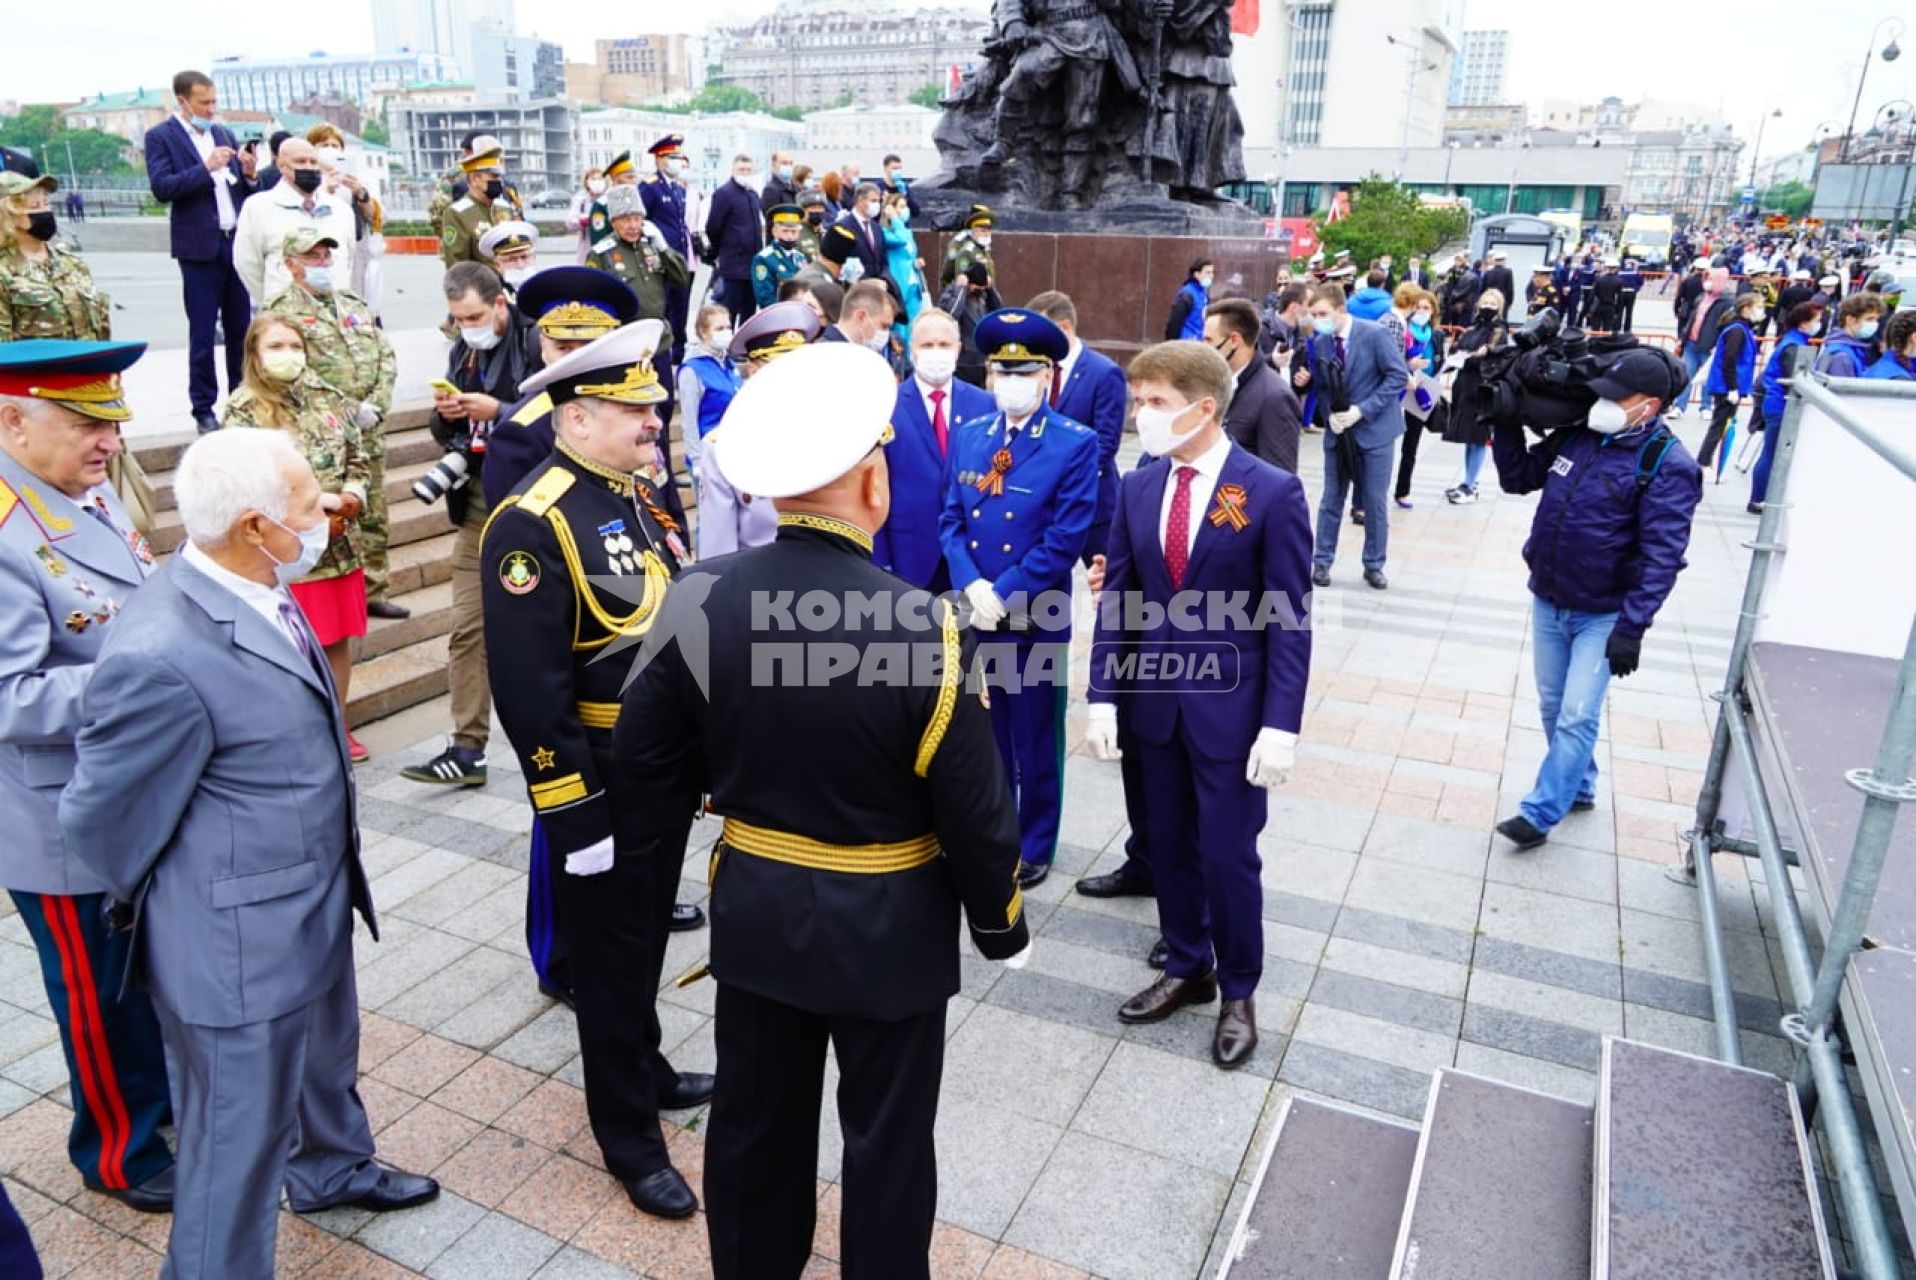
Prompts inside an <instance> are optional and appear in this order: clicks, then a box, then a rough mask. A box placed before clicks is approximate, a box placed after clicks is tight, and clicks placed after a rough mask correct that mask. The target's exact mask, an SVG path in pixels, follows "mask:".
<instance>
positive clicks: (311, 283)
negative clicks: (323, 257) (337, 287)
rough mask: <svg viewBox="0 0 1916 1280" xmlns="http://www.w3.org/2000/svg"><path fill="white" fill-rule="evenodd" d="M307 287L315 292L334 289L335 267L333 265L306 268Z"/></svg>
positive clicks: (329, 291)
mask: <svg viewBox="0 0 1916 1280" xmlns="http://www.w3.org/2000/svg"><path fill="white" fill-rule="evenodd" d="M306 287H307V288H308V289H311V290H312V291H313V292H314V293H331V292H332V291H333V269H332V268H331V267H308V268H306Z"/></svg>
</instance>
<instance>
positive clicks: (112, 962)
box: [11, 890, 173, 1190]
mask: <svg viewBox="0 0 1916 1280" xmlns="http://www.w3.org/2000/svg"><path fill="white" fill-rule="evenodd" d="M11 892H12V897H13V904H14V906H16V907H18V908H19V909H20V918H21V919H22V920H24V921H25V922H26V926H27V932H28V933H29V934H31V935H32V936H33V946H34V949H35V950H36V951H38V952H39V953H40V973H41V975H42V977H44V978H45V980H46V984H47V1002H48V1003H49V1004H50V1005H52V1007H53V1017H54V1020H55V1021H57V1022H58V1023H59V1024H60V1047H61V1048H62V1049H63V1050H65V1052H66V1059H67V1077H68V1079H69V1080H70V1081H71V1084H72V1088H71V1093H72V1095H73V1128H72V1130H71V1132H70V1133H69V1134H68V1135H67V1154H68V1155H69V1156H71V1157H72V1159H73V1163H74V1166H75V1167H76V1168H78V1169H79V1170H80V1173H81V1174H82V1175H83V1176H84V1177H85V1178H87V1180H88V1181H90V1182H93V1183H96V1184H98V1185H100V1186H104V1187H109V1188H113V1189H115V1190H119V1189H123V1188H126V1187H133V1186H138V1185H139V1184H141V1183H142V1182H145V1181H146V1180H147V1179H148V1178H151V1177H152V1176H153V1175H154V1174H156V1173H159V1172H161V1171H162V1170H164V1169H165V1168H166V1167H167V1166H168V1165H170V1164H172V1163H173V1153H172V1152H171V1151H169V1150H168V1149H167V1146H166V1140H165V1139H163V1138H162V1137H160V1126H161V1125H163V1124H168V1123H170V1122H171V1119H172V1107H171V1105H170V1103H169V1102H168V1100H167V1091H166V1050H165V1048H164V1047H163V1045H162V1043H161V1041H160V1024H159V1022H158V1021H157V1020H156V1019H155V1018H154V1016H153V1005H152V1004H151V1002H149V1001H148V999H147V996H146V993H145V992H144V991H141V990H139V989H138V988H130V989H128V991H127V992H126V994H125V995H124V996H122V995H120V994H119V992H120V986H121V978H122V976H123V975H124V974H125V973H126V966H127V963H128V961H129V959H130V958H131V951H132V945H131V938H132V935H131V934H126V933H110V932H108V931H107V927H106V925H105V923H104V922H102V921H101V919H100V908H101V907H102V906H103V905H104V904H105V901H106V895H105V894H103V893H83V894H75V895H70V896H69V895H65V894H56V893H25V892H22V891H19V890H13V891H11Z"/></svg>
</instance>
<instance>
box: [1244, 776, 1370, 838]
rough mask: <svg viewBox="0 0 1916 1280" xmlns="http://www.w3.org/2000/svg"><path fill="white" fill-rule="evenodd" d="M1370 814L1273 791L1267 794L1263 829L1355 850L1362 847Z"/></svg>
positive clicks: (1344, 806)
mask: <svg viewBox="0 0 1916 1280" xmlns="http://www.w3.org/2000/svg"><path fill="white" fill-rule="evenodd" d="M1372 816H1373V815H1371V814H1369V813H1366V812H1363V811H1361V810H1357V809H1353V808H1351V807H1350V806H1348V805H1341V804H1335V803H1332V802H1331V801H1328V800H1314V799H1309V798H1307V797H1303V796H1294V795H1288V794H1286V793H1285V792H1282V791H1276V792H1273V793H1272V794H1271V810H1270V820H1269V822H1268V824H1267V825H1266V828H1265V829H1266V830H1268V831H1275V832H1279V833H1281V834H1284V835H1287V836H1289V837H1291V838H1292V839H1295V840H1302V841H1305V842H1306V843H1309V844H1314V845H1319V846H1321V847H1323V848H1326V849H1344V850H1348V851H1350V852H1353V853H1355V852H1356V851H1358V850H1359V849H1362V848H1363V847H1364V837H1365V835H1366V834H1367V833H1368V832H1369V831H1370V824H1371V818H1372Z"/></svg>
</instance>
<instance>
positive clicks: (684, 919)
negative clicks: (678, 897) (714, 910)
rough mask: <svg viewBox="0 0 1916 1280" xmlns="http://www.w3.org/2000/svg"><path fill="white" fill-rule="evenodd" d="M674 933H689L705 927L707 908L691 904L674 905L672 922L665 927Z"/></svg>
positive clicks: (680, 903)
mask: <svg viewBox="0 0 1916 1280" xmlns="http://www.w3.org/2000/svg"><path fill="white" fill-rule="evenodd" d="M665 927H666V928H667V929H669V930H671V931H672V932H673V933H687V932H690V931H691V930H693V929H703V928H704V927H705V908H704V907H699V906H694V905H693V904H692V903H689V902H679V903H674V904H673V906H672V922H671V923H670V924H668V925H666V926H665Z"/></svg>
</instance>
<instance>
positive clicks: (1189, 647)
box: [1085, 342, 1311, 1068]
mask: <svg viewBox="0 0 1916 1280" xmlns="http://www.w3.org/2000/svg"><path fill="white" fill-rule="evenodd" d="M1236 384H1237V378H1236V375H1234V374H1233V373H1232V372H1231V369H1230V366H1229V365H1228V364H1226V363H1225V361H1224V358H1223V357H1222V356H1220V355H1219V354H1218V353H1217V352H1216V351H1213V350H1210V349H1209V348H1207V347H1205V346H1203V345H1201V344H1199V343H1193V342H1166V343H1162V344H1160V345H1158V346H1155V347H1150V348H1147V349H1146V350H1145V351H1144V352H1143V353H1142V354H1140V355H1139V356H1138V357H1137V359H1135V360H1133V361H1132V362H1131V395H1132V401H1133V403H1134V404H1135V405H1136V406H1137V422H1138V434H1139V436H1140V437H1141V438H1142V440H1143V444H1144V447H1145V449H1146V450H1147V451H1148V452H1150V453H1151V454H1153V455H1155V456H1156V461H1154V462H1152V463H1150V464H1149V465H1148V466H1143V467H1139V468H1137V469H1136V470H1134V471H1132V472H1131V473H1130V474H1129V475H1127V476H1126V477H1125V478H1124V483H1123V485H1122V486H1121V488H1120V490H1119V493H1118V507H1117V514H1116V517H1115V518H1114V519H1113V520H1112V522H1111V540H1110V544H1109V549H1108V550H1107V552H1106V562H1107V569H1106V574H1105V580H1104V594H1103V596H1102V597H1101V598H1100V600H1099V605H1098V623H1097V641H1096V643H1095V644H1094V645H1093V646H1092V650H1091V673H1090V702H1091V710H1090V724H1089V725H1088V727H1087V730H1086V734H1085V743H1086V745H1087V746H1088V747H1089V748H1090V750H1091V754H1092V755H1093V756H1095V757H1096V758H1098V759H1100V760H1114V759H1117V758H1118V755H1119V747H1118V715H1117V712H1118V707H1117V701H1118V700H1119V699H1123V700H1125V703H1126V707H1125V710H1126V713H1127V719H1128V720H1129V721H1130V724H1131V727H1132V732H1133V736H1134V743H1135V745H1134V746H1132V748H1131V749H1132V750H1136V751H1139V752H1141V753H1142V754H1143V757H1144V760H1143V765H1144V767H1143V769H1142V771H1141V773H1142V776H1143V777H1144V778H1145V779H1146V780H1148V782H1149V785H1150V787H1151V793H1150V794H1151V800H1150V804H1149V806H1148V807H1147V809H1146V821H1147V823H1148V824H1149V827H1150V831H1149V837H1150V846H1151V854H1152V873H1153V876H1154V878H1155V879H1156V882H1157V897H1158V922H1159V925H1160V927H1161V928H1162V929H1163V931H1164V941H1165V943H1166V945H1167V947H1168V950H1169V956H1168V958H1167V962H1166V965H1165V972H1164V976H1163V977H1162V978H1159V979H1158V980H1157V981H1156V982H1154V983H1152V984H1151V985H1150V986H1149V987H1147V988H1145V989H1144V990H1143V991H1141V992H1139V993H1138V994H1137V995H1136V996H1133V997H1132V998H1131V999H1130V1000H1128V1001H1126V1002H1125V1004H1124V1005H1123V1007H1122V1008H1120V1009H1119V1011H1118V1016H1119V1018H1121V1019H1122V1020H1124V1021H1125V1022H1131V1023H1141V1022H1158V1021H1162V1020H1163V1019H1165V1018H1168V1017H1170V1016H1171V1015H1172V1014H1173V1013H1175V1012H1176V1011H1177V1010H1178V1009H1180V1008H1182V1007H1184V1006H1185V1005H1193V1004H1206V1003H1209V1002H1210V1001H1211V1000H1213V999H1215V998H1217V997H1218V996H1219V995H1220V994H1221V995H1222V996H1223V1005H1222V1008H1221V1011H1220V1014H1219V1017H1218V1025H1217V1031H1216V1034H1215V1036H1214V1038H1213V1040H1212V1042H1211V1055H1212V1058H1213V1059H1214V1060H1215V1061H1216V1062H1217V1064H1218V1065H1219V1066H1222V1067H1227V1068H1228V1067H1237V1066H1241V1065H1242V1064H1243V1063H1244V1062H1245V1061H1247V1060H1248V1059H1249V1058H1250V1056H1251V1053H1252V1051H1253V1050H1254V1049H1255V1048H1256V1047H1257V1012H1256V1008H1255V1006H1254V1004H1253V997H1252V993H1253V992H1254V991H1256V989H1257V984H1258V980H1259V978H1260V977H1261V976H1262V975H1263V970H1264V919H1263V906H1264V894H1263V889H1262V884H1261V880H1260V876H1261V874H1262V867H1261V865H1260V862H1259V858H1258V852H1257V837H1258V833H1259V832H1261V831H1262V830H1263V829H1264V821H1265V817H1266V815H1267V811H1268V808H1269V805H1268V803H1267V799H1266V797H1265V795H1264V790H1265V789H1267V788H1269V787H1273V786H1275V785H1277V784H1278V783H1279V782H1281V781H1283V779H1284V777H1285V775H1286V773H1287V772H1288V771H1289V770H1290V768H1291V765H1292V763H1293V761H1294V759H1295V756H1296V751H1297V735H1298V731H1299V729H1300V728H1301V727H1302V724H1303V716H1304V695H1305V687H1306V684H1307V682H1308V679H1309V676H1310V665H1311V633H1310V626H1309V615H1308V612H1307V610H1308V608H1309V605H1310V583H1309V565H1310V548H1311V533H1310V509H1309V507H1308V506H1307V504H1306V503H1305V501H1304V486H1303V484H1302V483H1301V482H1300V481H1299V480H1298V479H1297V477H1296V476H1294V475H1292V474H1291V473H1289V472H1287V471H1280V470H1278V469H1277V468H1276V467H1273V466H1271V465H1270V464H1269V463H1266V462H1262V461H1260V460H1259V459H1258V458H1257V457H1256V456H1255V455H1253V454H1250V453H1247V452H1246V451H1245V450H1243V449H1242V448H1239V447H1238V446H1237V445H1234V444H1233V443H1231V440H1230V437H1229V436H1227V435H1226V434H1225V432H1224V415H1225V411H1226V410H1227V409H1228V408H1229V407H1230V403H1231V395H1232V393H1233V391H1234V390H1235V389H1236ZM1247 597H1248V600H1249V602H1250V603H1249V606H1248V608H1247V607H1246V606H1245V605H1244V604H1243V603H1242V602H1243V601H1245V600H1246V598H1247ZM1226 600H1234V601H1237V602H1239V603H1238V604H1237V607H1236V609H1235V610H1231V609H1216V606H1217V605H1218V604H1221V603H1222V602H1224V601H1226ZM1187 604H1189V605H1192V606H1194V607H1192V608H1189V609H1186V608H1185V606H1186V605H1187ZM1214 610H1215V611H1214ZM1152 615H1155V616H1152ZM1187 664H1195V665H1187Z"/></svg>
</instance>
